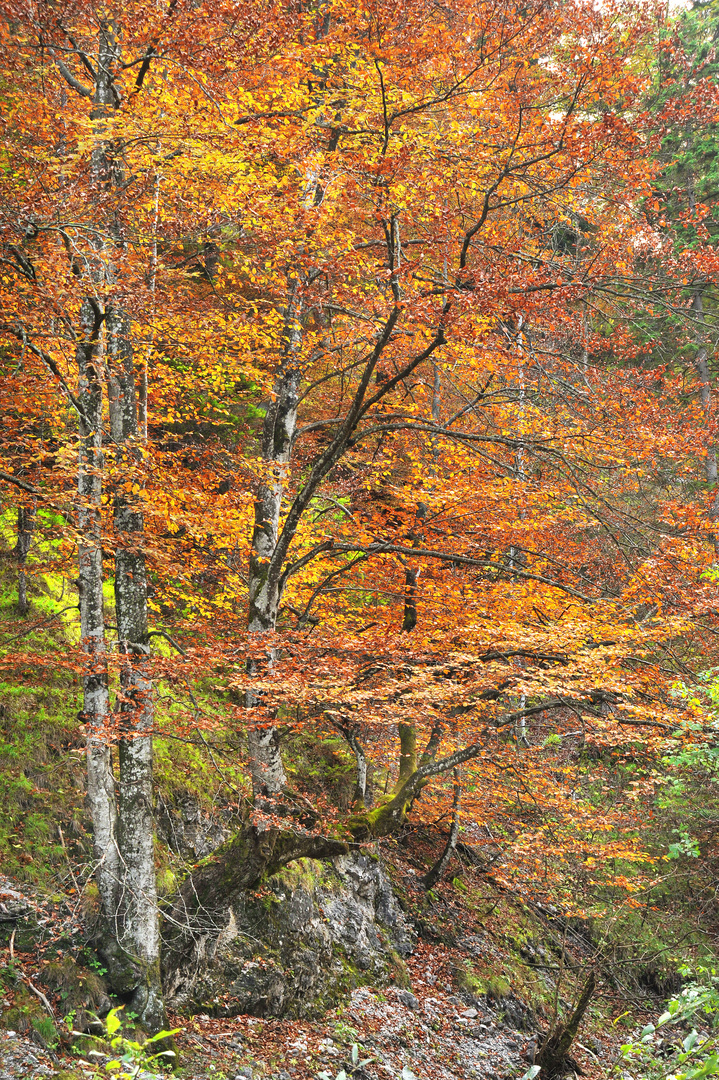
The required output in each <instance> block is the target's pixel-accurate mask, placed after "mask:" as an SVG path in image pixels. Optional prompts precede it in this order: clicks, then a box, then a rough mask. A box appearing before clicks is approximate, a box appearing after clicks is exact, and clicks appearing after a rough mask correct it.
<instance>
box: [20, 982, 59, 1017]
mask: <svg viewBox="0 0 719 1080" xmlns="http://www.w3.org/2000/svg"><path fill="white" fill-rule="evenodd" d="M24 982H26V983H27V985H28V988H29V989H30V990H32V992H33V994H35V995H36V997H39V998H40V1001H41V1002H42V1003H43V1005H44V1006H45V1008H46V1009H47V1011H48V1012H49V1013H50V1016H52V1017H53V1018H54V1016H55V1010H54V1009H53V1007H52V1005H51V1004H50V1002H49V1001H48V1000H47V998H46V997H45V995H44V994H43V992H42V990H38V988H37V987H36V986H33V984H32V983H31V982H30V980H29V979H24Z"/></svg>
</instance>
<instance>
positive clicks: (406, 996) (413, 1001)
mask: <svg viewBox="0 0 719 1080" xmlns="http://www.w3.org/2000/svg"><path fill="white" fill-rule="evenodd" d="M397 1000H398V1001H401V1002H402V1004H403V1005H406V1006H407V1008H408V1009H411V1010H412V1012H417V1010H418V1009H419V1001H418V1000H417V998H416V997H415V996H414V994H410V992H409V990H398V991H397Z"/></svg>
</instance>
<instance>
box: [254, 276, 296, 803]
mask: <svg viewBox="0 0 719 1080" xmlns="http://www.w3.org/2000/svg"><path fill="white" fill-rule="evenodd" d="M300 314H301V305H300V303H299V302H298V301H297V300H296V292H293V294H292V295H291V297H290V301H289V304H288V308H287V312H286V348H285V364H284V366H283V369H282V371H281V372H280V375H279V377H278V379H277V381H276V383H275V386H274V392H273V399H272V401H271V403H270V405H269V407H268V409H267V415H266V417H265V423H264V429H263V438H262V457H263V461H264V462H265V464H266V473H265V476H264V477H263V479H262V480H261V482H260V484H259V486H258V490H257V497H256V499H255V524H254V530H253V534H252V550H251V554H250V572H249V594H250V597H249V614H248V627H247V628H248V630H249V632H250V634H264V633H267V632H268V631H273V630H274V628H275V625H276V623H277V615H278V612H279V605H280V595H281V582H280V579H278V577H277V575H271V574H270V573H269V567H270V561H271V559H272V556H273V554H274V552H275V547H276V545H277V536H278V531H279V523H280V513H281V509H282V496H283V494H284V490H285V481H286V474H287V470H288V467H289V463H290V458H291V455H292V442H293V439H294V435H295V430H296V427H297V409H298V405H299V383H300V374H299V372H298V371H297V370H296V369H295V367H294V364H293V360H294V355H295V353H296V351H297V349H298V348H299V344H300V325H299V321H298V320H299V318H300ZM273 661H274V654H273V651H272V649H267V650H266V651H265V652H264V655H263V656H262V657H261V658H257V657H251V658H250V659H248V663H247V670H248V672H249V673H250V674H251V675H256V674H258V673H259V672H260V670H261V668H263V667H264V668H270V669H271V667H272V664H273ZM259 705H261V695H259V694H258V693H256V692H255V691H254V690H248V691H247V693H246V696H245V706H246V708H248V709H255V708H257V707H258V706H259ZM247 743H248V750H249V758H250V769H251V773H252V793H253V797H254V800H255V805H256V806H257V807H258V808H260V809H261V808H262V805H263V803H265V802H266V803H267V805H268V806H270V805H271V803H272V800H273V799H274V798H275V797H276V796H277V795H279V794H280V792H281V791H282V789H283V787H284V785H285V783H286V776H285V771H284V768H283V765H282V754H281V751H280V736H279V732H278V730H277V728H276V727H274V726H271V725H270V726H260V725H259V724H258V725H254V724H253V725H251V726H250V728H249V729H248V732H247Z"/></svg>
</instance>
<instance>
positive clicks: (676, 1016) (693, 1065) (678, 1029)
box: [617, 969, 719, 1080]
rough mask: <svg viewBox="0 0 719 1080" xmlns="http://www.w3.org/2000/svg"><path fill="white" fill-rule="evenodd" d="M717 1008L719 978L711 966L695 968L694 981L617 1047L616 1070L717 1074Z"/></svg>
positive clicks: (690, 1078) (682, 1076)
mask: <svg viewBox="0 0 719 1080" xmlns="http://www.w3.org/2000/svg"><path fill="white" fill-rule="evenodd" d="M718 1011H719V978H717V976H716V973H715V971H714V970H713V969H711V970H708V969H700V970H698V971H697V972H696V973H695V980H694V981H692V982H690V983H688V985H686V986H685V987H684V988H683V990H682V991H681V993H680V994H679V995H678V996H677V997H674V998H672V999H671V1001H669V1003H668V1005H667V1008H666V1010H665V1011H664V1012H663V1013H662V1014H661V1016H660V1017H659V1018H658V1019H657V1021H656V1023H655V1024H652V1023H650V1024H646V1025H645V1027H644V1028H642V1030H641V1032H640V1033H639V1035H638V1037H637V1038H636V1039H635V1040H633V1041H631V1042H628V1043H625V1044H624V1045H623V1046H622V1059H623V1060H622V1063H621V1065H620V1066H618V1067H617V1068H618V1070H619V1071H621V1072H622V1073H623V1075H628V1076H630V1077H634V1076H636V1077H641V1078H642V1080H644V1078H646V1080H652V1078H654V1077H666V1076H672V1077H674V1078H676V1080H700V1078H701V1077H704V1076H716V1075H717V1073H719V1054H718V1053H717V1040H718V1039H719V1035H718V1034H717V1033H716V1030H715V1029H716V1027H717V1012H718ZM697 1024H698V1025H699V1030H698V1029H697V1026H695V1025H697ZM688 1029H689V1030H688ZM687 1031H688V1033H686V1034H685V1032H687Z"/></svg>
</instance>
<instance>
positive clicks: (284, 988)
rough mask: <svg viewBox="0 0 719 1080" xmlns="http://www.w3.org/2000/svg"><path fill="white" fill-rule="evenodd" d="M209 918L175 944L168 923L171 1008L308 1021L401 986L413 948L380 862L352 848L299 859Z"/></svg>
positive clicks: (167, 973) (167, 976)
mask: <svg viewBox="0 0 719 1080" xmlns="http://www.w3.org/2000/svg"><path fill="white" fill-rule="evenodd" d="M209 923H210V924H211V925H204V926H203V925H202V921H201V920H197V919H196V920H195V925H194V926H190V927H187V928H186V930H185V931H184V933H183V934H182V935H181V943H180V942H179V941H178V933H177V928H176V927H175V928H173V933H172V934H171V935H170V937H169V941H168V946H167V948H166V950H165V973H164V986H165V994H166V999H167V1002H168V1004H169V1005H171V1006H172V1007H174V1008H182V1009H185V1010H188V1011H190V1012H204V1013H208V1014H210V1015H214V1016H235V1015H238V1014H240V1013H248V1014H250V1015H255V1016H283V1015H287V1016H295V1017H306V1016H312V1015H316V1014H318V1013H320V1012H322V1011H324V1010H326V1009H327V1008H331V1007H332V1006H333V1005H334V1004H336V1002H337V1001H338V1000H339V999H341V998H342V997H343V996H344V995H345V994H347V993H348V992H349V991H350V990H352V989H353V988H354V987H357V986H360V985H363V984H373V985H382V984H384V983H388V982H394V983H397V984H399V985H401V984H402V983H403V982H405V980H406V969H405V966H404V961H403V959H402V958H403V957H405V956H407V955H409V953H410V952H411V951H412V945H413V942H412V934H411V930H410V927H409V925H408V923H407V921H406V920H405V918H404V915H403V913H402V911H401V909H400V907H399V904H398V903H397V900H396V898H395V896H394V894H393V892H392V888H391V885H390V883H389V881H388V879H387V877H386V876H385V874H384V872H383V869H382V866H381V863H380V862H379V861H378V860H377V859H375V858H372V857H371V856H369V855H365V854H356V853H352V854H349V855H343V856H340V857H337V858H335V859H332V860H330V861H327V862H317V861H313V860H310V859H299V860H297V861H296V862H294V863H292V864H291V865H290V866H288V867H286V868H285V869H283V870H281V871H280V872H279V873H277V874H275V875H273V876H272V877H271V878H270V879H269V881H268V883H267V885H266V886H265V887H264V888H263V889H260V890H256V891H254V892H250V891H248V892H245V893H241V894H240V895H239V896H237V897H236V898H234V899H233V900H232V901H231V903H230V904H229V905H228V907H227V909H226V910H225V912H224V913H223V915H222V916H221V917H218V914H217V907H215V908H214V911H213V913H212V916H211V918H210V920H209ZM189 937H191V938H192V947H191V949H188V948H187V941H188V938H189Z"/></svg>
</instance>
